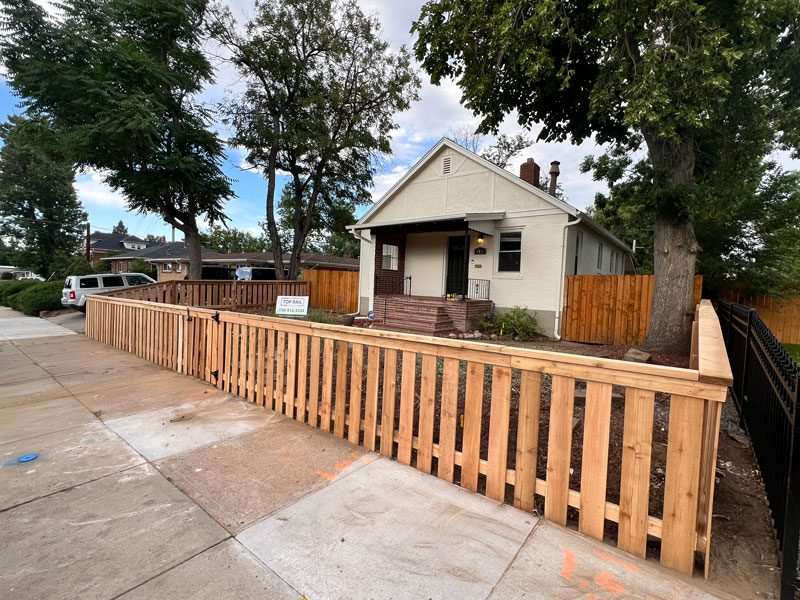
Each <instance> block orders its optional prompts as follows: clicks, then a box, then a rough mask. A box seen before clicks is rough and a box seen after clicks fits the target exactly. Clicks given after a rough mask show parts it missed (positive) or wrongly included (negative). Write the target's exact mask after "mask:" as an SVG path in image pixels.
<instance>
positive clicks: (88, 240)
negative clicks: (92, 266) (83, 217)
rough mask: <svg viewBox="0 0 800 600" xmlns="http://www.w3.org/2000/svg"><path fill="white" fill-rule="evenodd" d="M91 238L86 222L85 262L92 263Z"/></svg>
mask: <svg viewBox="0 0 800 600" xmlns="http://www.w3.org/2000/svg"><path fill="white" fill-rule="evenodd" d="M91 238H92V230H91V226H90V225H89V221H86V260H87V261H88V262H92V258H91V257H92V253H91V245H92V243H91Z"/></svg>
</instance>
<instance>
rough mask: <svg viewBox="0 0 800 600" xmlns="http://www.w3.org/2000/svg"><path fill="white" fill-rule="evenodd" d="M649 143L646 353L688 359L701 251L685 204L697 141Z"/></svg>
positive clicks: (691, 179) (657, 141)
mask: <svg viewBox="0 0 800 600" xmlns="http://www.w3.org/2000/svg"><path fill="white" fill-rule="evenodd" d="M645 140H646V141H647V147H648V151H649V154H650V162H651V164H652V165H653V171H654V183H655V187H656V189H655V193H656V215H655V236H654V241H653V246H654V248H653V265H654V273H655V285H654V288H653V312H652V316H651V318H650V327H649V329H648V331H647V339H646V340H645V344H644V347H645V348H646V349H648V350H657V351H661V352H673V353H676V354H688V353H689V350H690V345H691V336H692V318H693V314H694V306H693V304H692V297H693V291H694V274H695V263H696V260H697V253H698V251H699V250H700V248H699V246H698V244H697V239H696V238H695V235H694V225H693V223H692V220H691V217H690V216H689V215H688V214H687V212H686V207H685V205H684V203H683V198H685V195H684V194H685V192H687V191H688V190H689V189H690V186H691V185H692V184H693V183H694V160H695V157H694V141H693V140H691V139H684V140H682V141H681V142H678V143H676V142H669V141H664V140H660V139H653V138H650V137H648V135H647V134H646V133H645Z"/></svg>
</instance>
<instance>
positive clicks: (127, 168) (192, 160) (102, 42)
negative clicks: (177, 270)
mask: <svg viewBox="0 0 800 600" xmlns="http://www.w3.org/2000/svg"><path fill="white" fill-rule="evenodd" d="M58 8H59V10H58V11H57V12H56V13H55V15H54V16H52V15H48V14H47V13H46V12H45V11H44V10H43V9H42V8H40V7H39V6H38V5H37V4H36V3H35V2H34V1H33V0H2V24H3V30H4V31H3V33H4V35H3V38H2V44H0V58H2V61H3V64H4V66H5V69H6V71H7V76H8V81H9V83H10V85H11V86H12V88H14V90H15V91H16V92H17V93H18V94H19V95H20V96H21V97H22V103H23V105H24V106H25V107H26V108H27V110H28V112H29V113H31V114H37V113H38V114H44V115H47V116H48V118H50V119H51V120H52V122H53V123H54V125H55V127H56V128H57V129H58V131H59V134H60V140H61V142H62V144H63V147H64V148H66V149H68V150H69V152H70V153H71V157H72V159H73V160H74V161H75V163H77V164H78V165H80V166H83V167H91V168H94V169H97V170H99V171H100V172H101V173H102V174H103V177H104V179H105V181H106V182H107V183H108V184H109V185H111V187H113V188H115V189H118V190H120V191H122V192H123V193H124V195H125V197H126V199H127V202H128V207H129V208H130V209H131V210H134V211H137V212H141V213H157V214H159V215H160V216H161V217H162V218H163V219H164V220H165V221H166V222H167V223H169V224H170V225H172V226H173V227H175V228H176V229H178V230H180V231H182V232H183V233H184V237H185V239H186V242H187V246H188V250H189V261H190V264H189V276H190V278H193V279H196V278H199V277H200V270H201V257H200V250H201V249H200V232H199V222H200V219H205V220H206V221H208V222H211V223H214V222H218V221H224V220H225V215H224V212H223V206H224V200H225V199H226V198H227V197H229V196H230V195H231V189H230V184H229V181H228V179H227V178H226V177H225V175H224V174H223V173H222V170H221V168H220V164H221V160H222V157H223V147H222V143H221V142H220V140H219V138H218V137H217V135H216V134H215V133H214V132H213V131H211V130H210V129H209V126H208V125H209V123H208V121H209V115H208V114H207V112H206V110H205V109H204V108H203V107H202V106H201V105H200V104H199V103H198V101H197V98H196V96H197V93H198V92H200V91H201V89H202V87H203V85H204V84H206V83H207V82H209V81H210V80H211V78H212V68H211V65H210V63H209V61H208V59H207V58H206V56H205V54H204V52H203V49H202V47H201V46H202V43H203V38H202V35H203V31H204V30H203V20H204V17H205V14H206V8H207V2H206V0H104V1H103V2H95V1H92V0H64V1H63V2H61V3H60V4H59V5H58Z"/></svg>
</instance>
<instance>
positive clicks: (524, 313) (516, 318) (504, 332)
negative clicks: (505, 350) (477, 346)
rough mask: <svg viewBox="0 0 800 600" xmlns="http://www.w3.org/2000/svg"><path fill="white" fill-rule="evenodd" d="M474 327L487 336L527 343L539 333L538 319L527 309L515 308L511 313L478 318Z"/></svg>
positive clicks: (475, 319) (473, 323) (473, 324)
mask: <svg viewBox="0 0 800 600" xmlns="http://www.w3.org/2000/svg"><path fill="white" fill-rule="evenodd" d="M472 327H474V328H475V329H477V330H478V331H480V332H482V333H485V334H487V335H492V334H495V335H497V336H498V337H500V339H505V340H519V341H522V342H527V341H528V340H530V339H531V338H532V337H533V336H534V335H536V333H538V331H539V326H538V324H537V322H536V317H535V316H534V315H532V314H531V313H530V312H529V311H528V310H527V309H525V308H522V307H519V306H515V307H514V308H512V309H511V310H509V311H506V312H503V313H500V314H498V315H495V317H494V319H491V318H489V317H487V316H480V317H476V318H474V319H473V320H472Z"/></svg>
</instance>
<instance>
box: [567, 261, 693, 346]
mask: <svg viewBox="0 0 800 600" xmlns="http://www.w3.org/2000/svg"><path fill="white" fill-rule="evenodd" d="M565 279H566V281H565V290H564V307H563V310H562V313H561V339H563V340H566V341H569V342H583V343H587V344H626V345H631V344H637V343H640V342H641V341H642V340H644V338H645V337H646V336H647V328H648V327H649V326H650V315H651V314H652V311H653V283H654V281H655V278H654V276H653V275H570V276H568V277H566V278H565ZM702 290H703V276H702V275H696V276H695V278H694V305H695V306H697V304H698V303H699V302H700V296H701V294H702Z"/></svg>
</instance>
